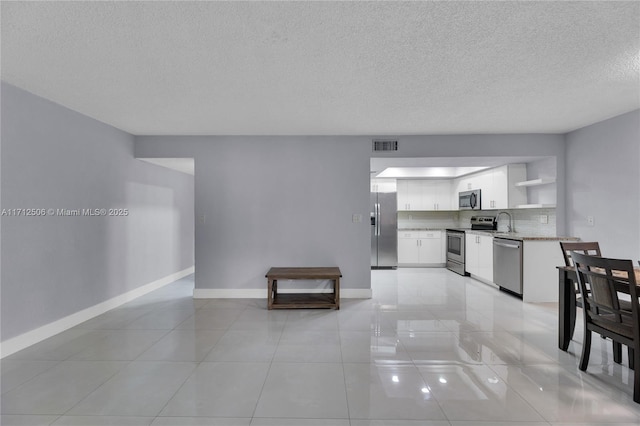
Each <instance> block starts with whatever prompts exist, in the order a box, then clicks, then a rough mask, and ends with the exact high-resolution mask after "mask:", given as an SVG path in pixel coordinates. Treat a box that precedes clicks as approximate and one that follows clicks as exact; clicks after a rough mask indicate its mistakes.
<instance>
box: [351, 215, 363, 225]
mask: <svg viewBox="0 0 640 426" xmlns="http://www.w3.org/2000/svg"><path fill="white" fill-rule="evenodd" d="M351 221H352V222H353V223H360V222H362V215H361V214H354V215H353V216H351Z"/></svg>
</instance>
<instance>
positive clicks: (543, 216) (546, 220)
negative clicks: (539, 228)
mask: <svg viewBox="0 0 640 426" xmlns="http://www.w3.org/2000/svg"><path fill="white" fill-rule="evenodd" d="M540 223H549V216H547V215H546V214H541V215H540Z"/></svg>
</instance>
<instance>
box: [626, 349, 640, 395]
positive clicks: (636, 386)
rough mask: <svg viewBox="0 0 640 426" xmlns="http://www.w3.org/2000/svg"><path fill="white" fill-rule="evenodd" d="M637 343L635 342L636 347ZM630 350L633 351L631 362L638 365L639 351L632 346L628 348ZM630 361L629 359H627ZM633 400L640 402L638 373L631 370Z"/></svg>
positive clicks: (639, 360) (639, 375)
mask: <svg viewBox="0 0 640 426" xmlns="http://www.w3.org/2000/svg"><path fill="white" fill-rule="evenodd" d="M637 346H638V343H637V342H636V348H637ZM629 350H630V351H632V352H634V354H633V363H634V365H640V351H638V350H633V348H629ZM629 363H631V361H629ZM633 400H634V402H638V403H640V374H638V372H637V371H634V372H633Z"/></svg>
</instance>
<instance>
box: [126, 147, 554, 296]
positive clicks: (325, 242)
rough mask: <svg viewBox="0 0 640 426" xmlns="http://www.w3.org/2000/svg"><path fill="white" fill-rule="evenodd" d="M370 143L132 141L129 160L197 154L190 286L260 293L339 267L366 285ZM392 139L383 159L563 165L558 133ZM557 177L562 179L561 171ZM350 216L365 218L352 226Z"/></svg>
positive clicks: (352, 282) (353, 284) (351, 284)
mask: <svg viewBox="0 0 640 426" xmlns="http://www.w3.org/2000/svg"><path fill="white" fill-rule="evenodd" d="M371 139H372V138H371V137H370V136H332V137H317V136H286V137H276V136H269V137H267V136H264V137H260V136H244V137H243V136H226V137H224V136H206V137H205V136H138V137H136V156H137V157H168V158H171V157H193V158H195V168H196V179H195V180H196V190H195V191H196V216H197V220H196V288H199V289H257V288H264V287H265V286H266V280H265V278H264V274H265V272H266V271H267V270H268V268H269V267H270V266H308V265H320V266H322V265H338V266H340V268H341V270H342V271H343V275H344V277H343V281H342V286H343V287H344V288H353V289H362V288H367V289H368V288H370V285H371V284H370V282H371V275H370V233H369V232H370V229H369V228H370V225H369V224H368V216H369V162H370V158H371V156H372V154H373V153H372V152H371ZM399 142H400V143H399V145H400V151H399V152H397V153H393V154H386V155H393V156H398V157H430V156H432V157H455V156H461V157H465V156H555V157H558V158H559V162H560V164H564V139H563V136H562V135H493V136H491V135H486V136H485V135H482V136H477V135H465V136H403V137H400V138H399ZM383 155H385V154H380V155H379V156H383ZM377 156H378V155H377ZM558 174H559V179H560V181H561V182H564V181H563V179H564V170H559V171H558ZM560 187H562V188H564V184H562V185H560ZM560 192H562V191H560ZM353 214H361V215H362V218H363V222H362V223H352V215H353ZM559 222H561V223H564V218H562V220H561V221H559Z"/></svg>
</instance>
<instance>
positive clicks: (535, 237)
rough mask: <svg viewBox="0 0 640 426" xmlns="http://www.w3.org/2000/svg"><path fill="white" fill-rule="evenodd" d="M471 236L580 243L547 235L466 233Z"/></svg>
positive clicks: (574, 238)
mask: <svg viewBox="0 0 640 426" xmlns="http://www.w3.org/2000/svg"><path fill="white" fill-rule="evenodd" d="M466 232H469V233H471V234H480V235H491V236H492V237H494V238H506V239H509V240H517V241H580V238H577V237H558V236H549V235H534V234H521V233H519V232H502V231H476V230H469V231H466Z"/></svg>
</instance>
